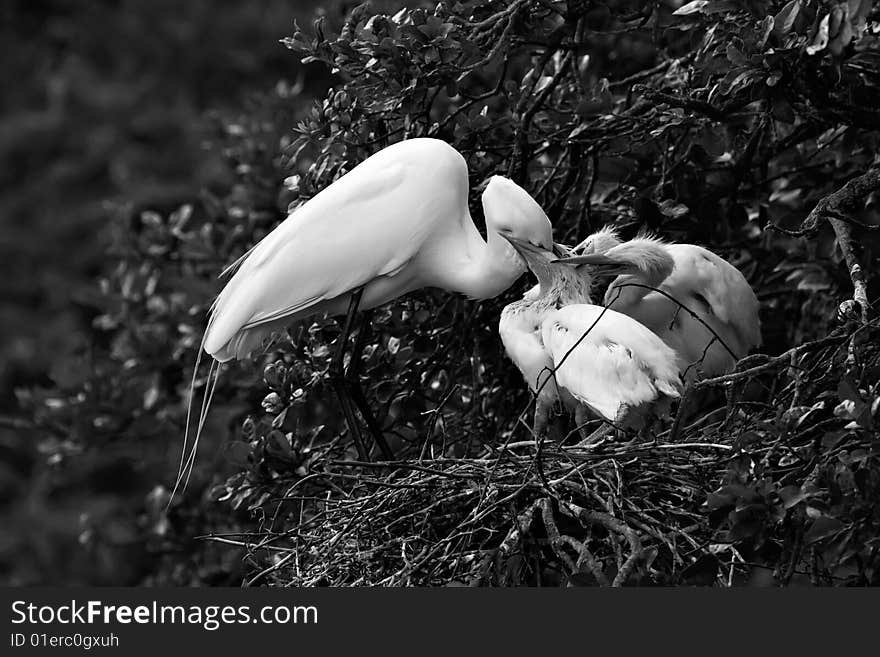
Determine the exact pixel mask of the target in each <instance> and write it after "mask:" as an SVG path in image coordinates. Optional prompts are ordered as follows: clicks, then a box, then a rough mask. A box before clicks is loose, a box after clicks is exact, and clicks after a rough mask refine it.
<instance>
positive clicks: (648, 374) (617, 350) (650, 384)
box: [542, 305, 680, 420]
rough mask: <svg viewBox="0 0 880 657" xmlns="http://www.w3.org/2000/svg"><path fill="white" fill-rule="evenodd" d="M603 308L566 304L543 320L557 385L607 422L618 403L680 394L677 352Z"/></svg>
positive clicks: (614, 414)
mask: <svg viewBox="0 0 880 657" xmlns="http://www.w3.org/2000/svg"><path fill="white" fill-rule="evenodd" d="M602 310H603V309H602V308H601V307H599V306H588V305H572V306H566V307H564V308H561V309H560V310H557V311H556V312H554V313H552V314H551V315H550V316H548V317H547V318H546V319H545V320H544V322H543V324H542V335H543V340H544V345H545V347H546V349H547V351H548V352H549V353H550V355H551V357H552V359H553V362H554V364H555V365H556V366H557V367H558V369H557V371H556V381H557V384H558V385H559V386H561V387H562V388H565V389H566V390H567V391H568V392H569V393H571V394H572V395H573V396H574V397H575V398H576V399H577V400H578V401H580V402H582V403H584V404H586V405H588V406H590V407H591V408H593V409H594V410H596V411H597V412H599V413H601V414H602V415H603V416H604V417H605V418H607V419H609V420H615V419H616V418H617V414H618V411H619V410H620V406H621V405H624V406H625V407H634V406H639V405H641V404H644V403H650V402H652V401H654V400H656V399H657V398H658V397H659V396H660V395H668V396H672V397H676V396H678V395H679V388H680V381H679V378H678V371H677V368H676V366H675V353H674V352H673V351H672V350H671V349H669V347H667V346H666V345H665V344H663V342H662V341H661V340H660V339H659V338H658V337H657V336H656V335H654V334H653V333H651V331H649V330H648V329H647V328H645V327H644V326H642V325H641V324H639V323H638V322H636V321H635V320H633V319H631V318H630V317H627V316H626V315H622V314H620V313H617V312H614V311H611V310H606V311H605V314H604V315H602V314H601V313H602ZM600 315H601V318H600ZM584 333H586V334H587V335H586V337H585V338H584V339H583V340H582V341H581V342H580V343H579V344H578V340H579V339H580V338H581V336H582V335H584ZM576 344H577V346H575V345H576ZM566 354H568V356H567V357H566ZM563 359H565V360H564V361H563Z"/></svg>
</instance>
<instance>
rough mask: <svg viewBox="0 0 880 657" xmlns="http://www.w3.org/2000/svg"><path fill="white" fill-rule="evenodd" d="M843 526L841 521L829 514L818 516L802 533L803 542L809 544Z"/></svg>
mask: <svg viewBox="0 0 880 657" xmlns="http://www.w3.org/2000/svg"><path fill="white" fill-rule="evenodd" d="M843 528H844V524H843V522H841V521H840V520H838V519H837V518H832V517H830V516H819V517H818V518H816V519H815V520H814V521H813V524H812V525H810V528H809V529H808V530H807V533H806V534H804V544H805V545H811V544H812V543H816V542H818V541H821V540H823V539H826V538H828V537H830V536H833V535H834V534H836V533H838V532H839V531H841V530H842V529H843Z"/></svg>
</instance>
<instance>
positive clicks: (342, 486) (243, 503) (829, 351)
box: [21, 0, 880, 585]
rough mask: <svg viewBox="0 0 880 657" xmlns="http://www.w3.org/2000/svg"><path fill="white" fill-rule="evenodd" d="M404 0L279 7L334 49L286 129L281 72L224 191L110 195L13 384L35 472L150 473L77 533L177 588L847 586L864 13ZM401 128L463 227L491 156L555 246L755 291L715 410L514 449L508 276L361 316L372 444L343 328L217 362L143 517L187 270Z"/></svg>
mask: <svg viewBox="0 0 880 657" xmlns="http://www.w3.org/2000/svg"><path fill="white" fill-rule="evenodd" d="M385 4H388V5H391V4H392V3H385ZM410 6H411V7H413V8H409V9H400V7H399V6H388V7H385V6H383V5H382V3H374V4H373V5H370V4H369V3H368V4H364V5H360V6H358V7H356V8H354V9H352V10H351V12H350V13H349V14H348V15H347V17H346V19H345V21H344V22H342V23H341V24H339V25H333V24H332V23H333V21H324V20H318V21H316V22H315V23H314V25H313V26H312V28H311V29H308V30H304V29H303V30H297V31H296V32H295V33H294V34H293V35H291V36H290V37H289V38H288V39H286V40H285V45H287V46H288V47H289V48H290V49H291V51H293V53H295V55H296V56H298V57H300V58H302V61H303V62H306V63H312V64H322V65H324V66H326V67H327V69H329V70H330V71H331V72H332V74H333V75H334V76H335V80H336V82H335V84H334V86H333V88H332V89H331V90H330V91H329V92H328V93H327V95H326V97H325V98H323V99H321V100H319V101H317V102H316V103H314V105H313V106H312V107H311V109H310V112H308V113H307V114H306V115H305V117H304V118H303V119H302V120H300V121H299V122H298V123H297V124H296V125H295V126H294V125H293V108H294V97H295V96H296V91H297V90H296V89H295V88H293V87H292V86H291V85H286V84H279V85H277V86H276V88H275V89H274V91H273V92H272V93H271V94H269V95H268V96H267V97H266V99H265V100H264V101H263V102H261V103H259V104H256V105H254V106H253V107H249V108H248V109H247V110H246V111H243V112H242V113H241V116H239V117H237V118H236V119H235V120H227V121H226V122H225V124H224V125H223V134H222V139H223V143H224V155H225V158H226V161H227V162H228V163H229V165H230V167H231V170H232V172H233V177H232V180H231V181H230V182H229V184H227V185H225V186H222V187H220V186H215V187H214V188H212V189H211V190H210V192H206V193H205V194H204V195H203V196H202V197H201V198H200V199H198V200H192V201H191V202H187V203H184V204H175V206H174V207H168V206H167V204H161V203H157V204H155V205H154V206H153V207H148V208H147V209H146V210H144V206H138V207H131V206H129V207H128V208H123V209H122V210H121V211H120V213H119V216H118V217H117V221H116V224H115V225H116V230H115V237H114V246H113V249H112V251H111V256H112V258H113V266H112V267H110V268H108V270H107V271H106V273H105V275H104V276H103V277H102V278H101V280H100V282H99V285H98V286H96V288H95V289H94V290H93V291H92V293H91V295H90V297H89V303H90V304H91V306H92V307H93V308H94V309H95V313H96V316H95V320H94V322H93V326H94V340H93V342H92V344H91V345H90V347H89V348H88V349H87V350H85V351H84V352H82V353H80V354H78V355H77V356H76V357H72V358H70V359H68V360H65V361H64V363H63V364H61V365H60V366H59V369H58V373H57V374H56V376H53V379H54V381H55V382H56V386H54V387H52V388H50V389H45V388H43V389H31V390H30V391H28V392H22V393H21V398H22V401H23V403H24V404H25V405H26V406H27V408H29V409H30V410H31V411H32V413H33V415H34V418H35V422H36V423H37V425H38V426H39V427H40V430H41V432H42V433H43V436H44V437H43V438H42V441H41V451H42V453H43V454H44V455H45V459H46V462H47V465H46V471H45V472H46V474H45V476H48V477H56V478H57V477H60V478H61V479H62V480H63V479H64V477H65V476H69V475H65V474H64V473H66V472H69V471H70V470H71V469H76V468H77V467H78V464H81V463H83V462H87V460H88V462H94V461H96V460H97V461H100V462H103V463H105V464H106V465H107V467H108V469H109V472H107V473H102V472H93V473H92V474H93V476H95V477H99V478H106V477H120V478H122V479H126V478H128V477H130V474H129V471H128V470H130V469H132V468H137V467H142V466H141V465H138V464H145V463H149V464H151V467H152V469H151V471H150V472H151V475H152V476H153V477H155V478H154V480H153V481H154V482H155V484H156V487H155V488H151V489H150V490H143V491H142V492H143V493H144V497H143V501H142V504H141V505H140V506H139V508H138V513H139V515H138V519H137V522H135V523H131V522H129V523H118V522H113V518H112V517H105V516H102V515H101V513H100V510H97V511H94V510H93V511H92V513H91V515H90V517H89V518H86V520H85V521H84V526H83V533H82V546H83V550H84V551H87V552H88V553H89V554H96V555H100V554H101V553H102V551H107V550H113V549H117V548H118V547H119V546H120V545H122V544H133V545H136V547H137V549H138V550H143V551H144V552H145V553H146V554H148V555H149V561H148V562H147V563H149V565H148V566H146V567H145V572H144V573H142V574H141V576H142V578H144V579H146V580H147V581H161V582H176V583H182V582H193V581H195V582H206V581H240V580H243V581H248V582H255V583H262V582H266V581H268V582H273V583H280V584H288V583H293V584H352V583H360V584H364V583H367V584H372V583H394V584H399V583H406V584H425V583H430V584H450V583H467V584H480V583H503V584H516V583H531V584H541V583H543V584H559V583H576V584H596V583H598V584H634V583H640V584H651V583H655V584H670V583H693V584H715V583H717V584H728V585H732V584H741V583H753V584H760V583H772V582H777V583H782V584H786V583H789V582H792V581H797V580H801V579H802V580H804V581H806V582H812V583H814V584H838V583H846V584H868V583H877V578H878V577H880V574H878V571H877V568H878V565H880V559H878V548H880V543H878V535H880V515H878V509H877V505H876V503H875V500H876V498H877V495H878V488H880V463H878V459H880V453H878V449H877V441H876V438H875V423H876V422H877V421H878V418H877V411H878V407H880V401H878V400H880V351H878V346H877V345H878V339H877V338H878V333H880V331H878V329H880V327H878V325H877V322H876V319H875V315H874V314H873V313H872V312H871V309H870V307H869V303H868V300H870V299H875V298H876V297H877V293H876V287H877V282H876V280H875V278H874V277H873V276H872V274H873V271H874V269H875V268H876V263H877V258H878V247H880V242H878V241H877V239H876V234H875V233H873V232H872V228H873V227H875V226H877V225H878V224H880V215H878V208H877V199H876V195H872V194H876V191H877V190H878V189H880V169H878V164H880V162H878V160H877V159H876V156H875V153H876V152H877V150H878V137H880V135H878V126H880V110H878V108H880V49H878V40H880V11H878V9H875V8H874V7H873V5H872V3H871V2H869V1H868V0H851V1H849V2H831V1H829V0H793V1H791V2H773V1H770V0H748V1H746V0H714V1H713V0H708V1H707V0H698V1H696V2H689V3H686V4H682V3H680V2H662V1H656V2H627V1H624V0H620V1H614V0H608V1H606V2H587V1H581V2H579V1H576V0H568V1H567V2H561V1H552V0H512V1H510V2H500V1H495V0H471V1H464V2H457V3H454V4H452V3H444V2H441V3H439V4H437V5H436V6H434V5H433V4H432V5H430V6H425V7H424V8H418V7H414V6H413V4H410ZM417 136H433V137H438V138H441V139H444V140H446V141H448V142H450V143H452V144H453V145H455V146H456V148H458V149H459V150H460V151H461V152H462V153H463V154H464V156H465V157H466V159H467V161H468V166H469V170H470V173H471V183H472V192H473V193H472V196H471V199H472V202H473V205H472V214H473V216H474V217H475V219H477V220H478V221H480V220H481V210H480V207H479V203H478V199H479V194H478V192H479V191H480V189H481V185H482V184H484V183H485V181H486V180H487V178H488V177H489V176H491V175H492V174H495V173H502V174H504V175H509V176H510V177H512V178H513V179H514V180H516V181H517V182H518V183H520V184H521V185H523V186H524V187H526V188H527V189H528V190H529V191H530V192H531V193H532V195H533V196H534V197H535V198H536V199H537V200H538V202H539V203H541V205H542V206H543V207H544V208H545V210H546V211H547V213H548V215H549V216H550V218H551V221H552V222H553V225H554V232H555V235H556V239H557V240H558V241H562V242H568V243H572V242H574V241H576V240H578V239H579V238H582V237H583V236H585V235H586V234H588V233H589V232H591V231H592V230H595V229H596V228H598V227H601V226H603V225H608V224H613V225H616V226H619V227H620V228H621V229H622V231H623V233H624V234H625V235H626V236H631V235H634V234H635V233H636V232H637V231H638V230H639V229H643V228H647V229H650V230H653V231H655V232H657V233H659V234H661V235H664V236H666V237H668V238H670V239H672V240H675V241H687V242H697V243H702V244H706V245H708V246H710V247H711V248H713V250H715V251H716V252H719V253H721V254H723V255H724V256H725V257H727V258H728V259H729V260H730V261H731V262H733V263H734V264H736V265H737V266H738V267H739V268H740V269H741V270H742V271H743V272H744V273H745V274H746V275H747V277H748V278H749V280H750V282H751V283H752V285H753V287H754V288H755V290H756V291H757V292H758V296H759V299H760V301H761V304H762V308H761V312H762V322H763V335H764V346H763V347H762V350H761V351H762V353H761V354H756V355H753V356H750V357H747V358H746V359H744V360H743V361H742V362H740V363H739V365H738V366H737V371H736V373H734V374H732V375H730V376H728V377H722V378H721V379H720V380H712V381H708V382H704V383H702V384H700V387H701V388H702V390H700V391H699V392H701V393H705V394H707V396H708V397H711V394H712V393H713V392H714V393H715V394H716V399H715V401H714V402H712V403H708V405H707V406H706V408H705V412H704V413H703V414H701V417H699V418H698V419H696V420H695V421H688V422H687V423H682V422H680V421H679V420H676V421H675V422H673V423H671V424H667V425H665V426H663V427H661V428H659V429H658V433H657V436H656V440H655V442H654V443H653V444H651V443H648V444H632V445H616V444H612V445H609V446H605V447H602V448H600V449H598V450H595V451H593V452H588V453H587V452H575V451H570V450H564V449H562V448H561V447H560V446H559V445H551V444H545V445H543V446H542V448H541V449H539V450H538V451H537V452H536V450H535V447H534V443H533V441H532V440H531V439H532V436H531V434H530V432H529V430H528V426H527V424H528V423H527V421H525V422H524V421H523V420H524V419H527V418H528V417H529V410H530V403H531V400H530V398H529V395H528V393H527V391H526V390H525V389H524V386H523V384H522V380H521V378H520V377H519V375H518V373H517V372H516V370H515V368H513V367H512V365H511V364H510V363H509V362H508V361H507V360H506V358H505V357H504V355H503V352H502V349H501V346H500V342H499V340H498V338H497V334H496V325H497V319H498V315H499V312H500V309H501V308H502V307H503V305H504V304H505V303H508V302H509V301H510V300H512V299H514V298H516V297H517V296H518V295H519V294H521V293H522V290H523V285H525V284H530V283H527V282H526V281H521V282H520V283H519V284H518V285H516V286H514V288H513V289H512V290H510V291H509V292H508V293H506V294H505V295H502V296H501V297H499V298H498V299H495V300H492V301H490V302H484V303H474V302H471V301H467V300H465V299H462V298H458V297H453V296H450V295H448V294H446V293H442V292H437V291H430V290H425V291H421V292H418V293H415V294H412V295H410V296H408V297H407V298H405V299H401V300H399V301H397V302H395V303H393V304H391V305H389V306H388V307H386V308H382V309H379V310H378V311H377V312H376V313H375V315H374V317H373V322H372V326H371V327H370V328H368V329H364V330H367V331H369V332H368V334H367V335H366V336H365V338H366V341H367V348H366V349H365V352H364V354H365V355H364V360H363V362H362V363H361V364H360V370H361V378H362V381H363V383H364V385H365V387H366V388H367V394H368V396H369V398H370V399H371V401H372V404H373V408H374V410H375V412H376V415H377V416H378V417H379V418H382V419H383V421H384V429H385V431H386V435H387V436H388V439H389V441H390V442H391V443H392V447H393V449H394V451H395V453H396V454H398V455H399V458H400V461H398V462H395V463H393V464H366V463H360V462H358V461H357V460H356V459H357V455H356V452H355V451H354V448H353V446H352V444H351V440H350V437H349V436H348V434H347V432H346V430H345V426H344V424H343V423H341V421H340V418H339V416H338V415H339V414H338V413H337V412H336V409H335V403H334V399H333V396H332V391H331V389H330V387H329V383H328V367H329V361H330V357H331V354H332V352H333V349H334V348H335V346H336V345H335V340H336V338H337V336H338V335H339V332H340V327H339V325H338V324H337V322H336V321H335V320H334V319H332V318H331V319H321V318H317V319H315V320H314V321H310V322H305V323H303V324H301V325H297V326H292V327H290V329H289V330H288V332H287V334H286V335H285V336H283V337H282V338H281V339H280V340H278V341H277V342H276V343H275V344H274V345H273V347H272V348H271V349H270V350H269V351H267V352H266V353H265V354H263V355H261V356H260V357H259V358H256V359H255V362H253V363H243V364H240V365H235V366H230V367H227V368H225V369H224V370H223V372H222V375H221V377H220V382H219V385H218V387H217V390H216V392H215V394H214V397H213V406H212V410H211V413H210V416H209V421H208V424H207V427H206V430H205V431H204V436H203V441H202V444H201V446H200V452H199V458H198V459H197V462H196V469H195V474H194V478H193V480H192V481H191V482H190V485H189V487H188V488H187V490H186V493H185V494H184V495H182V496H179V497H177V498H176V499H174V500H172V501H171V506H170V511H169V512H168V513H165V511H164V508H165V504H166V503H167V502H168V497H169V493H168V483H169V481H170V480H171V479H172V475H173V473H174V471H175V469H176V459H177V458H178V454H179V449H180V446H181V445H180V441H181V437H182V434H183V430H184V424H185V419H186V404H187V401H188V387H189V384H190V375H191V374H192V372H193V367H194V364H195V359H196V353H197V351H198V345H199V339H200V336H201V332H202V330H203V327H204V317H205V312H206V310H207V307H208V305H209V304H210V301H211V299H212V296H213V294H214V293H216V291H217V290H218V289H219V286H220V285H221V284H222V283H221V282H220V281H218V280H217V279H216V275H217V273H218V272H219V271H220V270H221V269H222V268H223V267H224V266H225V265H226V264H228V263H230V262H232V261H233V260H235V259H236V258H237V257H239V256H240V255H241V254H242V253H244V252H245V250H246V249H247V248H248V247H249V246H250V245H252V244H253V243H254V242H256V241H257V240H259V239H260V237H262V236H263V235H265V234H266V233H267V231H268V230H270V229H271V228H272V227H273V225H275V224H276V223H277V222H279V221H280V220H281V219H282V218H283V217H284V216H285V215H286V213H287V212H288V211H289V210H290V209H292V208H295V207H296V206H297V205H298V204H300V203H302V202H304V201H306V200H307V199H308V198H310V197H311V196H312V195H314V194H315V193H316V192H317V191H318V190H320V189H322V188H324V187H326V186H327V185H328V184H330V183H331V182H332V181H333V180H335V179H337V178H338V177H339V176H341V175H343V174H344V173H345V172H346V171H348V170H350V169H351V168H352V167H353V166H355V165H356V164H357V163H358V162H360V161H362V160H363V159H364V158H365V157H367V156H368V155H370V154H371V153H373V152H375V151H376V150H378V149H379V148H381V147H383V146H384V145H387V144H389V143H392V142H395V141H398V140H401V139H406V138H411V137H417ZM841 302H845V303H843V304H841ZM764 354H771V355H764ZM204 374H205V369H204V367H203V368H202V370H200V371H199V372H198V373H197V377H198V378H197V387H196V392H197V399H200V395H201V394H203V393H204V384H205V381H204ZM156 454H159V455H160V457H159V458H157V457H156ZM113 511H114V512H118V511H119V509H113ZM121 525H122V526H124V527H125V530H126V531H127V532H129V533H128V534H125V533H123V535H119V531H118V528H119V527H120V526H121ZM198 534H210V540H204V541H201V542H198V543H194V542H193V537H194V536H196V535H198ZM243 557H244V558H243Z"/></svg>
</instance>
